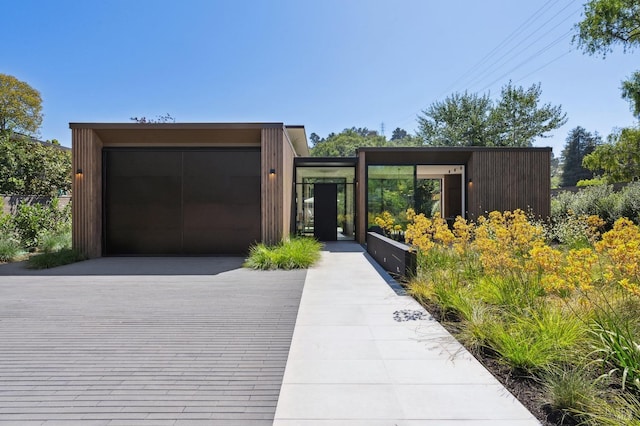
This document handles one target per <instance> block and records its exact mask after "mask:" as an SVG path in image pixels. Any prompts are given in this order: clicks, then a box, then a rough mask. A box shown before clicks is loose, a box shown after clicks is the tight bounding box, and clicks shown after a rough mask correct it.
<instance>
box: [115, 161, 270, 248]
mask: <svg viewBox="0 0 640 426" xmlns="http://www.w3.org/2000/svg"><path fill="white" fill-rule="evenodd" d="M105 186H106V188H105V194H106V195H105V223H106V227H105V254H139V255H145V254H155V255H158V254H233V253H244V252H246V250H247V248H248V246H249V245H250V244H251V243H253V242H255V241H258V240H259V239H260V151H259V150H219V149H218V150H214V149H212V150H151V149H146V150H116V149H114V150H109V151H105Z"/></svg>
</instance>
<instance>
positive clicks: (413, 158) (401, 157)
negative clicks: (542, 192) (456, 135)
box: [357, 146, 551, 165]
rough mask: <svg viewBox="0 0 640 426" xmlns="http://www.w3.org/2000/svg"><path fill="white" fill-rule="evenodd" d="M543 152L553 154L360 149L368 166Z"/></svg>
mask: <svg viewBox="0 0 640 426" xmlns="http://www.w3.org/2000/svg"><path fill="white" fill-rule="evenodd" d="M492 151H493V152H498V151H499V152H509V151H519V152H522V151H542V152H549V153H551V148H549V147H544V148H537V147H536V148H528V147H527V148H516V147H485V146H482V147H480V146H476V147H466V146H465V147H370V148H359V149H358V150H357V152H358V153H363V154H364V158H365V161H366V163H367V164H380V165H393V164H397V165H410V164H434V165H437V164H466V163H467V161H469V159H470V158H471V156H472V154H473V153H474V152H492Z"/></svg>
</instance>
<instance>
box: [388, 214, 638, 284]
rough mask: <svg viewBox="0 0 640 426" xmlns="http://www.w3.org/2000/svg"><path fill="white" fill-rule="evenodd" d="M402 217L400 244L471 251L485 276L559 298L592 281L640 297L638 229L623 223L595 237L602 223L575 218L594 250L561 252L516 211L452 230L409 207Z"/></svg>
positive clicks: (462, 252) (460, 223)
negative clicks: (514, 278)
mask: <svg viewBox="0 0 640 426" xmlns="http://www.w3.org/2000/svg"><path fill="white" fill-rule="evenodd" d="M406 216H407V219H408V220H409V224H408V225H407V229H406V232H405V240H406V242H407V243H408V244H411V245H413V246H415V247H417V248H418V249H420V251H422V252H423V253H424V254H427V253H428V252H429V251H430V250H432V249H433V248H434V247H440V248H442V249H445V250H449V249H453V250H454V251H455V253H456V254H457V255H458V256H465V255H467V254H468V253H475V254H476V255H477V258H478V259H479V261H480V264H481V266H482V268H483V271H484V273H485V274H488V275H504V274H521V277H522V278H524V279H526V280H528V279H537V280H538V282H539V283H540V285H542V287H543V288H544V290H545V291H546V292H548V293H551V294H557V295H560V296H563V297H564V296H568V295H570V294H571V293H572V292H573V291H576V290H578V291H580V292H583V293H586V292H588V291H590V290H592V289H593V288H594V286H595V285H596V284H597V283H614V284H618V285H620V286H621V287H622V288H624V289H626V290H627V291H628V292H629V293H631V294H634V295H637V296H640V227H638V226H636V225H634V224H633V222H631V221H630V220H628V219H619V220H618V221H616V223H615V224H614V227H613V229H612V230H610V231H608V232H606V233H604V234H602V235H600V232H601V229H602V228H603V227H604V221H603V220H602V219H600V218H599V217H597V216H581V217H580V219H581V220H582V221H584V223H585V224H586V225H587V227H588V238H589V241H590V242H592V244H593V246H594V248H595V250H594V248H591V247H586V248H578V249H571V250H568V251H566V249H565V250H562V249H560V248H554V247H551V246H549V245H548V244H547V243H546V242H545V240H544V238H543V235H544V231H543V229H542V227H541V226H539V225H536V224H532V223H531V222H529V220H528V219H527V217H526V215H525V213H524V212H523V211H522V210H515V211H513V212H509V211H507V212H504V213H501V212H497V211H494V212H491V213H489V215H488V217H480V218H479V219H478V223H477V225H476V224H474V223H472V222H467V221H466V220H465V219H463V218H461V217H457V218H456V221H455V223H454V224H453V231H451V230H450V229H449V227H448V226H447V223H446V221H445V220H444V219H442V218H440V217H439V216H436V217H434V218H428V217H426V216H425V215H424V214H422V213H421V214H416V213H415V211H414V210H413V209H409V210H407V212H406ZM380 223H384V222H383V221H382V220H381V221H380ZM381 226H382V225H381ZM599 238H601V239H600V240H599Z"/></svg>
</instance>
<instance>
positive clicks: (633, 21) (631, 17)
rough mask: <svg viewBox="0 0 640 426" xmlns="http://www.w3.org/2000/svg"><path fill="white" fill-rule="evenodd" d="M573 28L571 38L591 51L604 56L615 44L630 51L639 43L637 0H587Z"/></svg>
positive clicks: (581, 46)
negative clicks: (581, 16)
mask: <svg viewBox="0 0 640 426" xmlns="http://www.w3.org/2000/svg"><path fill="white" fill-rule="evenodd" d="M576 29H577V31H578V32H577V34H576V35H575V36H574V39H573V41H574V42H577V44H578V47H580V48H581V49H582V50H583V51H584V52H585V53H588V54H590V55H595V54H601V55H602V56H603V57H604V56H606V54H607V53H609V52H612V51H613V47H614V46H616V45H620V46H622V49H623V51H624V52H627V51H632V50H633V49H634V48H636V47H638V45H639V44H640V0H590V1H588V2H587V3H585V5H584V19H583V20H582V21H580V22H579V23H578V24H576Z"/></svg>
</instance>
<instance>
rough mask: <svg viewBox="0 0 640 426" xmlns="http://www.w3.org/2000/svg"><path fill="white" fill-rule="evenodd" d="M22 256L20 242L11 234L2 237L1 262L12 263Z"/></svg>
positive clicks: (0, 247) (0, 240)
mask: <svg viewBox="0 0 640 426" xmlns="http://www.w3.org/2000/svg"><path fill="white" fill-rule="evenodd" d="M20 254H22V248H21V247H20V242H19V241H18V240H17V239H16V238H15V237H14V236H13V235H11V234H5V233H3V234H2V236H0V262H11V261H13V260H14V259H15V258H17V257H18V256H19V255H20Z"/></svg>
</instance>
